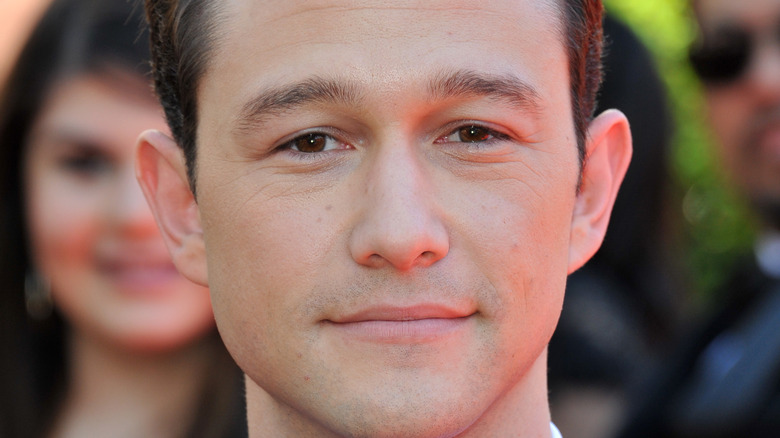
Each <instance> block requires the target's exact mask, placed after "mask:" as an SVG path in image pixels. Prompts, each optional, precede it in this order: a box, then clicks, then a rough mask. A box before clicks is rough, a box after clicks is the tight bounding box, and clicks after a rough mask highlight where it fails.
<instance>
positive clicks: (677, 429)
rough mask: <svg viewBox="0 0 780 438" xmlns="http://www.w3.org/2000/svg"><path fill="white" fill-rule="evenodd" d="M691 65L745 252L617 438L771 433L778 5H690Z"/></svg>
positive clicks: (778, 344) (776, 408) (777, 278)
mask: <svg viewBox="0 0 780 438" xmlns="http://www.w3.org/2000/svg"><path fill="white" fill-rule="evenodd" d="M692 5H693V9H694V13H695V17H696V19H697V21H698V24H699V28H700V37H699V39H698V40H697V41H696V42H695V43H694V45H693V46H692V47H691V51H690V58H691V62H692V66H693V68H694V71H695V72H696V73H697V75H698V76H699V77H700V78H701V80H702V83H703V85H704V95H705V98H706V104H707V110H708V117H709V119H710V122H711V126H712V132H713V133H714V135H715V137H716V140H717V144H718V149H717V152H718V154H719V155H720V159H721V163H722V166H723V169H724V171H725V172H726V173H727V174H728V176H729V177H730V181H731V183H733V185H734V187H735V189H736V190H737V191H738V192H739V193H740V194H741V195H742V196H743V197H744V199H745V200H746V201H747V202H748V203H749V206H750V207H751V208H752V209H753V211H754V212H755V214H756V217H757V219H758V222H759V227H760V230H761V232H760V233H759V237H758V239H757V241H756V243H755V246H754V251H753V254H750V255H749V257H746V258H745V260H743V261H742V262H741V263H740V264H739V265H738V266H739V267H738V269H736V270H735V274H734V276H733V278H731V280H730V281H728V282H726V284H724V285H723V286H722V288H721V291H720V293H719V294H718V295H717V296H715V297H714V300H713V302H714V303H716V307H715V308H714V309H712V311H711V312H710V313H709V315H708V316H707V318H706V319H705V320H704V321H703V322H702V323H701V324H700V325H699V326H698V327H697V328H696V330H695V331H694V332H693V333H692V334H691V335H690V336H688V337H687V339H686V341H685V342H684V343H683V344H682V345H681V346H680V348H679V351H678V352H677V353H675V354H673V355H672V356H671V357H670V358H669V360H667V361H665V364H664V369H663V370H661V371H660V372H659V373H658V375H657V376H655V377H654V378H653V379H652V380H651V381H650V382H649V384H648V386H647V388H646V391H645V393H644V394H643V396H642V399H641V400H640V401H639V402H638V403H637V405H636V406H635V409H634V413H633V415H631V417H630V420H629V421H628V424H627V426H626V427H625V429H624V431H623V432H622V435H621V436H624V437H643V436H648V437H649V436H666V437H748V436H751V437H770V436H772V437H775V436H780V1H778V0H745V1H739V2H734V1H727V0H695V1H693V2H692Z"/></svg>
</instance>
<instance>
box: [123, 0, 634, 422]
mask: <svg viewBox="0 0 780 438" xmlns="http://www.w3.org/2000/svg"><path fill="white" fill-rule="evenodd" d="M146 6H147V14H148V15H149V18H150V21H151V24H152V32H153V37H152V43H153V51H154V55H153V60H154V67H155V74H156V80H157V89H158V92H159V94H160V95H161V98H162V100H163V102H164V103H163V104H164V105H165V108H166V112H167V116H168V119H169V122H170V124H171V128H172V132H173V136H174V139H175V140H172V139H171V138H169V137H167V136H165V135H163V134H161V133H159V132H146V133H144V134H143V135H142V137H141V139H140V141H139V149H138V166H139V170H138V174H139V179H140V180H141V184H142V185H143V187H144V190H145V193H146V194H147V197H148V199H149V201H150V203H151V204H152V206H153V207H152V208H153V209H154V211H155V214H156V216H157V218H158V221H159V223H160V225H161V228H162V229H163V233H164V235H165V236H166V238H167V241H168V244H169V245H170V249H171V252H172V253H173V257H174V259H175V263H176V265H177V267H178V268H179V270H181V271H182V272H183V273H184V274H185V275H187V276H188V277H189V278H190V279H192V280H193V281H195V282H198V283H200V284H204V285H208V286H209V287H210V288H211V292H212V300H213V305H214V309H215V316H216V319H217V324H218V326H219V329H220V332H221V334H222V336H223V338H224V340H225V343H226V345H227V346H228V349H229V350H230V352H231V353H232V355H233V356H234V358H235V359H236V361H237V362H238V364H239V365H240V366H241V367H242V369H243V370H244V372H245V373H246V375H247V377H248V378H247V410H248V421H249V428H250V431H251V432H250V433H251V435H252V436H255V437H259V436H296V437H298V436H312V437H325V436H334V437H335V436H372V437H374V436H376V437H382V436H386V437H399V436H404V437H444V436H464V437H465V436H478V437H488V436H490V437H494V436H495V437H499V436H529V437H548V436H551V426H550V423H549V421H550V418H549V407H548V404H547V388H546V379H545V374H546V347H547V343H548V341H549V339H550V336H551V335H552V332H553V330H554V327H555V324H556V322H557V319H558V315H559V313H560V309H561V302H562V299H563V291H564V287H565V282H566V275H567V274H568V273H570V272H572V271H574V270H575V269H577V268H579V267H580V266H581V265H582V264H583V263H585V261H587V259H588V258H589V257H590V256H591V255H592V254H593V253H594V252H595V251H596V249H597V248H598V246H599V245H600V243H601V240H602V238H603V234H604V230H605V228H606V226H607V222H608V219H609V213H610V210H611V207H612V204H613V201H614V198H615V195H616V192H617V189H618V186H619V184H620V181H621V179H622V176H623V174H624V172H625V169H626V167H627V164H628V161H629V159H630V134H629V130H628V124H627V122H626V120H625V118H624V117H623V116H622V114H620V113H619V112H607V113H605V114H603V115H601V116H600V117H598V118H596V119H593V120H592V121H591V120H590V112H591V111H592V105H593V100H594V95H593V94H594V93H595V90H596V87H597V84H598V64H599V60H598V57H599V52H600V48H599V45H600V36H601V31H600V19H601V18H600V14H601V5H600V3H599V2H597V1H566V2H564V1H554V0H522V1H518V0H511V1H510V0H491V1H455V2H453V1H451V0H447V1H444V0H433V1H428V2H424V3H421V2H417V1H411V0H405V1H399V2H394V3H393V4H392V6H387V4H385V3H384V2H377V1H369V0H363V1H360V0H322V1H316V2H313V1H290V0H285V1H273V2H272V1H268V0H265V1H262V0H232V1H224V2H213V1H211V2H209V1H203V0H200V1H198V0H195V1H191V2H186V3H184V2H181V3H179V2H176V1H164V0H150V1H148V2H147V5H146ZM570 72H571V73H570ZM578 145H579V146H581V149H579V148H578ZM583 159H585V164H584V165H583V164H582V160H583Z"/></svg>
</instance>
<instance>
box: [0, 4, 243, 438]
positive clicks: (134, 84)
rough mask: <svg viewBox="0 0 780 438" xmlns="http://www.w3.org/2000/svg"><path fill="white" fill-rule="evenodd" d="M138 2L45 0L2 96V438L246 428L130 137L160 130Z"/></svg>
mask: <svg viewBox="0 0 780 438" xmlns="http://www.w3.org/2000/svg"><path fill="white" fill-rule="evenodd" d="M140 12H141V11H140V10H139V11H135V10H134V8H133V6H132V4H131V3H128V2H126V1H125V0H55V2H54V4H53V5H52V6H51V7H50V9H49V10H48V11H47V13H46V15H45V16H44V17H43V18H42V20H41V22H40V23H39V25H38V27H37V28H36V30H35V31H34V33H33V34H32V36H31V37H30V40H29V41H28V43H27V45H26V46H25V49H24V50H23V52H22V54H21V56H20V58H19V60H18V62H17V64H16V66H15V69H14V70H13V72H12V74H11V77H10V79H9V82H8V84H7V86H6V88H5V92H4V94H3V101H2V104H1V105H0V215H2V216H0V288H2V291H1V293H0V324H2V327H0V348H2V350H0V387H1V388H3V389H2V393H1V394H2V395H0V436H3V437H21V436H24V437H34V436H40V437H83V436H111V437H185V436H197V437H208V436H214V437H221V436H241V435H244V434H245V433H246V432H245V431H244V430H243V428H244V427H245V426H244V412H243V401H242V394H241V392H242V379H241V373H240V371H239V370H238V368H237V367H236V366H235V365H234V364H233V362H232V360H231V359H230V357H229V356H228V354H227V352H226V351H225V349H224V347H223V346H222V344H221V342H220V340H219V337H218V335H217V333H216V329H215V325H214V319H213V315H212V313H211V306H210V303H209V295H208V291H207V290H206V289H203V288H201V287H199V286H196V285H194V284H192V283H190V282H189V281H187V280H185V279H184V278H183V277H181V276H180V275H179V274H178V273H177V272H176V270H175V268H174V266H173V264H172V263H171V261H170V258H169V255H168V253H167V251H166V249H165V246H164V243H163V241H162V238H161V236H160V234H159V233H158V231H157V227H156V225H155V223H154V219H153V217H152V215H151V213H150V211H149V209H148V207H147V206H146V203H145V201H144V199H143V195H142V194H141V191H140V189H139V188H138V186H137V183H136V181H135V177H134V170H133V149H134V144H135V139H136V137H137V135H138V134H139V133H140V132H141V131H142V130H144V129H147V128H157V129H163V130H164V129H166V125H165V121H164V119H163V116H162V111H161V109H160V108H159V107H158V104H157V101H156V100H155V98H154V96H153V94H152V92H151V87H150V85H149V80H148V77H147V76H146V72H147V69H148V67H147V63H146V61H145V60H146V59H147V44H148V43H147V37H146V35H145V34H144V31H143V28H142V26H141V18H140Z"/></svg>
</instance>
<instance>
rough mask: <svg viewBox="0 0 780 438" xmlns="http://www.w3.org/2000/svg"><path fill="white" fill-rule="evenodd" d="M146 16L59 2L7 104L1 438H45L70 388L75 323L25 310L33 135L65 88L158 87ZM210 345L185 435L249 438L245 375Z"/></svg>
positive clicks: (109, 3)
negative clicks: (27, 149) (28, 161)
mask: <svg viewBox="0 0 780 438" xmlns="http://www.w3.org/2000/svg"><path fill="white" fill-rule="evenodd" d="M140 9H141V8H140V6H137V5H134V4H133V3H132V2H129V0H55V1H54V2H53V4H52V5H51V6H50V8H49V10H48V11H47V12H46V13H45V15H44V16H43V18H42V19H41V21H40V22H39V24H38V26H37V27H36V28H35V30H34V31H33V33H32V35H31V36H30V38H29V40H28V41H27V44H26V45H25V47H24V49H23V50H22V52H21V54H20V56H19V58H18V60H17V62H16V65H15V67H14V69H13V71H12V72H11V75H10V77H9V80H8V81H7V83H6V85H5V88H4V91H3V94H2V99H1V100H0V248H2V250H0V288H2V289H1V290H0V387H1V388H3V389H2V395H0V436H2V437H5V438H14V437H35V436H42V435H45V434H46V433H47V431H48V429H49V428H50V427H51V425H52V422H53V421H54V416H55V415H56V413H57V410H58V408H59V405H60V403H61V401H62V398H63V395H64V393H65V391H66V389H67V388H66V378H67V375H68V370H67V366H68V360H67V356H66V355H67V350H66V348H65V339H66V332H67V330H68V326H67V324H66V323H65V322H64V321H63V319H62V317H61V316H60V315H58V313H57V311H56V309H55V311H54V313H53V314H52V316H51V317H49V318H48V319H46V320H44V321H33V320H32V319H31V318H29V317H28V315H27V313H26V311H25V299H24V281H25V275H26V274H28V273H30V272H31V270H32V269H31V268H32V266H31V257H30V251H29V240H28V230H27V225H26V220H25V217H24V212H25V206H24V195H23V184H22V182H23V175H22V174H21V169H22V168H23V167H22V165H21V164H22V158H23V155H24V146H25V143H26V141H27V135H28V134H29V131H30V127H31V125H32V123H33V121H34V119H35V117H36V115H37V113H38V112H39V111H40V109H41V107H42V105H43V103H44V102H45V100H46V98H47V97H48V95H49V93H50V90H51V89H52V87H54V86H55V85H56V84H57V83H58V82H59V81H62V80H64V79H67V78H68V77H70V76H72V75H77V74H84V73H92V74H106V75H110V74H111V71H114V72H116V71H117V69H119V71H123V72H130V73H135V74H137V75H139V77H142V78H150V76H149V66H148V61H147V60H148V57H149V49H148V32H147V31H146V28H145V26H144V23H143V17H142V14H141V10H140ZM150 87H151V84H150ZM150 96H151V88H150ZM210 336H212V337H213V338H214V342H215V343H218V344H219V345H220V350H219V352H220V354H216V355H214V356H213V357H212V358H211V360H212V363H211V364H210V370H209V373H208V380H209V381H207V382H204V383H203V392H202V396H201V399H200V402H199V404H198V408H197V410H196V411H195V412H193V413H192V414H193V417H192V418H193V422H192V424H191V425H190V426H189V428H188V430H187V435H186V436H198V437H212V436H213V437H221V436H235V435H236V434H238V435H239V436H240V435H241V434H242V433H245V432H243V430H244V428H245V420H244V408H243V401H242V396H241V395H242V394H241V393H242V374H241V372H240V370H239V369H238V367H237V366H236V365H235V364H234V363H233V362H232V360H231V359H230V357H229V355H228V353H227V351H226V350H224V347H222V346H221V342H219V340H218V335H217V333H216V330H214V332H213V333H212V334H211V335H210Z"/></svg>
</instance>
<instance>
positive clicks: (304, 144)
mask: <svg viewBox="0 0 780 438" xmlns="http://www.w3.org/2000/svg"><path fill="white" fill-rule="evenodd" d="M327 144H328V137H327V136H326V135H323V134H307V135H304V136H302V137H298V138H296V139H295V140H293V145H294V146H295V148H296V149H298V150H299V151H301V152H322V151H324V150H325V146H327Z"/></svg>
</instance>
